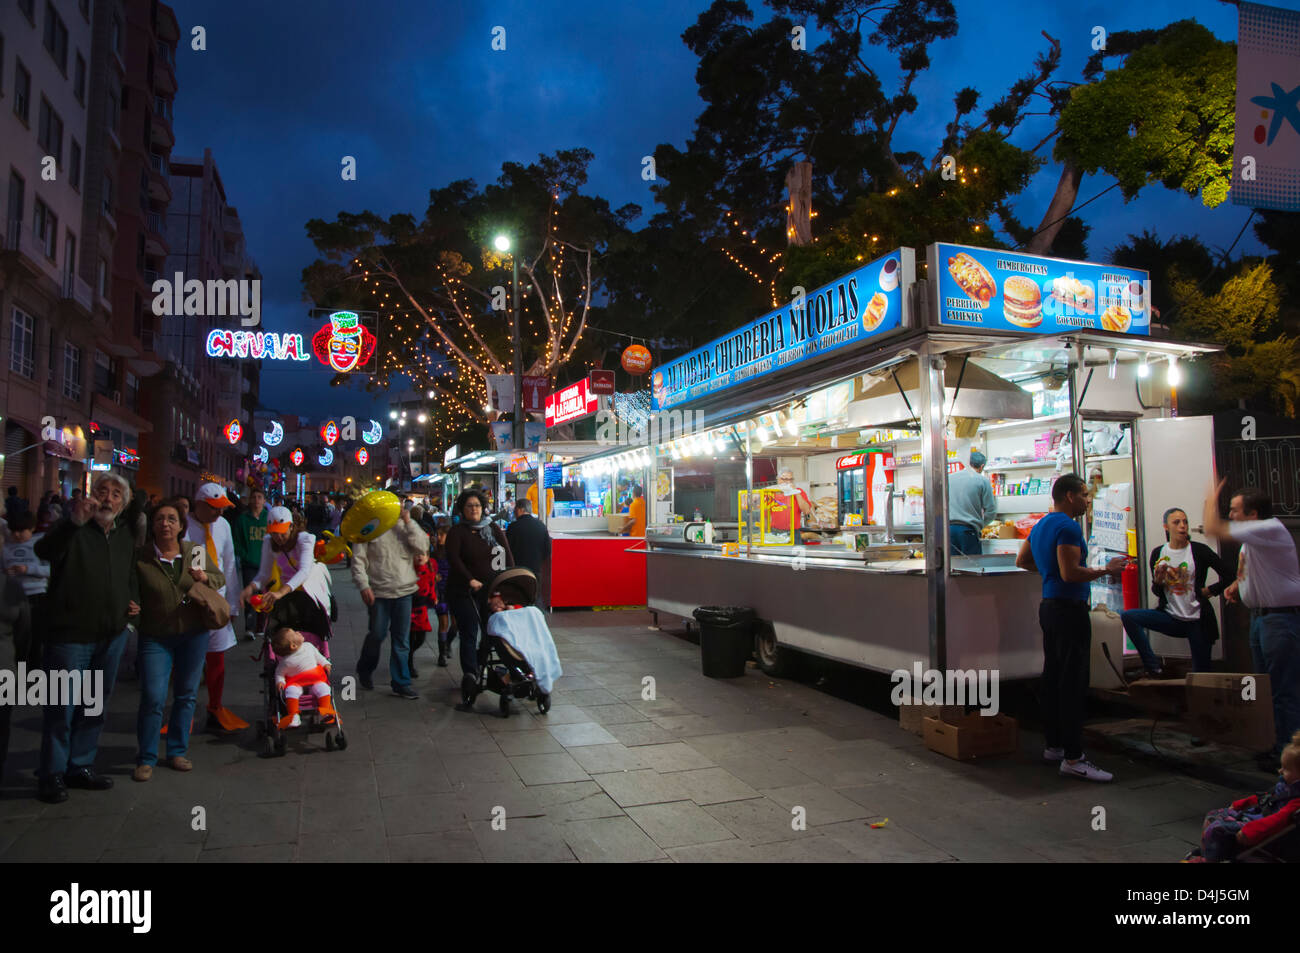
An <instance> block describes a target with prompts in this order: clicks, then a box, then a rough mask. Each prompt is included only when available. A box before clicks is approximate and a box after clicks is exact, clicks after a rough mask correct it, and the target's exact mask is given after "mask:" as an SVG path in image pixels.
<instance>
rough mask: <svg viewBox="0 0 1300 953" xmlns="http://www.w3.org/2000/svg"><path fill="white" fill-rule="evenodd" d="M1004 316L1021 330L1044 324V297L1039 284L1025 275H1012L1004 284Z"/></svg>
mask: <svg viewBox="0 0 1300 953" xmlns="http://www.w3.org/2000/svg"><path fill="white" fill-rule="evenodd" d="M1002 316H1003V317H1004V318H1006V319H1007V320H1008V321H1010V322H1011V323H1012V324H1014V325H1016V326H1017V327H1021V328H1036V327H1038V326H1039V325H1040V324H1042V323H1043V295H1042V292H1041V291H1039V290H1038V282H1036V281H1034V279H1032V278H1026V277H1025V276H1024V275H1012V276H1011V277H1010V278H1008V279H1006V280H1005V281H1004V282H1002Z"/></svg>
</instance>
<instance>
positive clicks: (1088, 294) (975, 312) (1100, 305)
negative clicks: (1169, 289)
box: [928, 243, 1151, 334]
mask: <svg viewBox="0 0 1300 953" xmlns="http://www.w3.org/2000/svg"><path fill="white" fill-rule="evenodd" d="M928 261H929V266H930V267H929V270H930V287H931V289H932V294H934V295H937V299H938V300H937V301H935V302H934V305H935V307H934V309H933V312H932V313H933V314H934V315H935V320H936V321H937V323H938V324H942V325H952V326H959V327H969V328H979V329H980V330H995V331H1032V332H1034V333H1035V334H1052V333H1055V332H1060V331H1080V330H1084V331H1116V332H1119V333H1122V334H1150V333H1151V275H1150V274H1149V273H1148V272H1145V271H1142V270H1141V269H1139V268H1120V267H1118V266H1115V265H1094V264H1091V263H1089V262H1084V261H1067V260H1065V259H1061V258H1043V257H1040V256H1038V255H1022V254H1020V253H1018V252H1009V251H1000V250H998V249H995V248H974V247H972V246H969V245H947V244H943V243H939V244H934V245H931V246H930V248H929V258H928Z"/></svg>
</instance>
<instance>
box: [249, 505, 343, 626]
mask: <svg viewBox="0 0 1300 953" xmlns="http://www.w3.org/2000/svg"><path fill="white" fill-rule="evenodd" d="M304 525H305V523H304V520H303V518H302V517H301V516H298V517H296V518H295V517H294V515H293V514H292V513H290V512H289V510H288V508H286V507H283V506H273V507H271V511H270V512H269V513H268V514H267V519H266V536H265V537H264V538H263V540H262V565H261V567H260V568H259V569H258V571H257V575H256V576H254V577H253V581H252V582H250V583H249V584H248V586H247V587H245V589H244V598H245V599H248V598H249V597H250V596H251V595H253V594H254V593H256V592H262V593H265V595H263V596H262V604H261V606H259V608H260V609H262V610H264V611H267V612H271V611H272V609H274V610H275V615H274V621H276V622H278V623H279V624H281V625H292V626H294V627H295V628H300V629H303V630H305V631H308V632H313V633H315V634H317V635H319V636H321V637H322V638H329V636H330V632H331V626H330V619H331V617H332V616H333V612H332V604H333V601H334V596H333V587H332V585H331V583H330V574H329V570H328V569H326V568H325V565H324V564H323V563H319V562H317V561H316V556H315V553H314V550H315V547H316V537H315V536H313V535H312V534H311V533H308V532H306V531H305V530H304V529H303V527H304ZM273 570H276V571H278V573H279V585H278V586H276V587H275V588H272V589H269V590H268V587H269V586H270V583H271V578H272V571H273Z"/></svg>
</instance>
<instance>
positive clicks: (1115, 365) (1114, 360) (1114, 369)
mask: <svg viewBox="0 0 1300 953" xmlns="http://www.w3.org/2000/svg"><path fill="white" fill-rule="evenodd" d="M1118 373H1119V351H1116V350H1114V349H1113V348H1112V349H1111V352H1110V367H1109V368H1108V369H1107V371H1106V374H1107V376H1108V377H1109V378H1110V379H1111V380H1114V379H1115V375H1116V374H1118Z"/></svg>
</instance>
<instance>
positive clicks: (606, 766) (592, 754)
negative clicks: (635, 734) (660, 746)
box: [569, 744, 650, 774]
mask: <svg viewBox="0 0 1300 953" xmlns="http://www.w3.org/2000/svg"><path fill="white" fill-rule="evenodd" d="M644 750H645V749H644V748H628V747H626V746H624V745H618V744H615V745H583V746H581V747H578V748H573V749H572V750H571V751H570V752H569V753H570V754H571V755H573V760H575V761H577V762H578V764H580V765H582V768H583V770H584V771H586V772H587V773H588V774H607V773H609V772H610V771H636V770H637V769H638V768H648V767H650V765H648V764H646V762H645V761H644V759H642V757H641V755H640V752H642V751H644Z"/></svg>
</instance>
